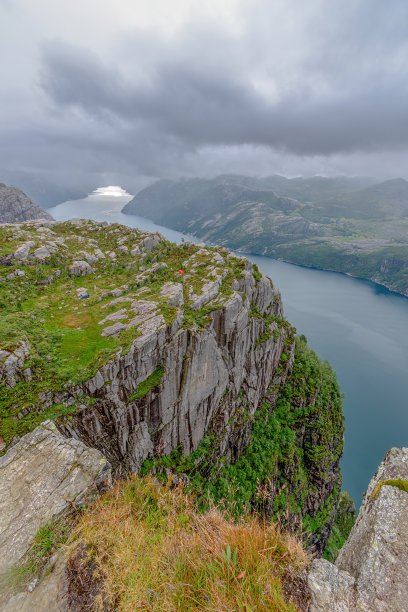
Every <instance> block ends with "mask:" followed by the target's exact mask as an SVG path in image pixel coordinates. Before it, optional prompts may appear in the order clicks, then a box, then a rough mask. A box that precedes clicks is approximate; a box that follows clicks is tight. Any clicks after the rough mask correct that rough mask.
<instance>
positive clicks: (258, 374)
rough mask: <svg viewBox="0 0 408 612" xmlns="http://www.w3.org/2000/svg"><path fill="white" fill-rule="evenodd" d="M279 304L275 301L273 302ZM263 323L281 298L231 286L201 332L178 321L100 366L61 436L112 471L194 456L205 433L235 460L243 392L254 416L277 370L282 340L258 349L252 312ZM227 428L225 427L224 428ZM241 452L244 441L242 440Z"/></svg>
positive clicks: (265, 290)
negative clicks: (216, 436)
mask: <svg viewBox="0 0 408 612" xmlns="http://www.w3.org/2000/svg"><path fill="white" fill-rule="evenodd" d="M275 298H276V299H275ZM251 303H252V304H254V305H255V307H256V308H259V310H260V312H262V314H264V315H265V316H267V315H269V316H273V315H279V314H281V309H282V304H281V300H280V295H279V293H278V292H277V291H276V290H274V289H273V288H272V287H271V284H270V282H269V280H267V279H266V278H262V279H261V280H260V282H259V283H258V285H255V281H254V279H253V276H252V274H251V273H248V274H246V275H245V276H244V278H243V279H240V280H238V281H237V282H236V285H234V293H233V294H232V296H231V297H229V298H228V299H226V300H225V301H224V303H223V305H222V308H219V309H216V310H214V311H213V312H211V313H210V315H209V317H208V318H209V321H208V323H207V324H206V326H205V328H204V329H194V328H193V329H184V328H183V327H182V319H181V317H180V318H178V319H176V320H175V321H174V323H173V324H172V325H171V326H168V327H166V326H165V325H161V327H160V328H159V329H152V330H150V329H148V330H147V331H146V333H145V334H144V335H142V336H141V337H139V338H136V340H135V341H134V342H133V344H132V346H131V348H130V350H129V352H128V353H127V355H125V356H119V357H117V358H116V359H115V360H113V361H110V362H109V363H108V364H106V366H103V367H102V368H101V369H100V370H99V371H98V373H97V374H96V376H95V377H93V378H92V379H90V380H89V381H87V382H85V383H83V385H81V387H80V389H75V390H74V392H75V394H81V395H86V394H92V396H93V397H94V398H95V399H96V401H95V403H94V404H93V405H92V406H88V407H87V408H86V409H84V410H82V411H81V412H80V413H78V414H75V415H73V416H72V417H71V418H70V419H69V421H68V422H67V423H66V424H65V425H63V424H59V425H58V426H59V427H60V429H61V431H64V432H65V433H66V434H69V435H77V436H78V437H80V438H81V439H82V440H84V441H85V442H86V443H87V444H88V445H90V446H94V447H97V448H99V449H100V450H101V451H102V452H104V454H106V456H107V457H108V458H109V460H110V461H112V463H113V464H114V465H116V466H117V465H119V464H121V465H125V466H126V468H127V469H129V470H131V471H135V470H137V469H138V468H140V466H141V463H142V462H143V460H144V459H145V458H146V457H148V456H149V455H153V454H154V455H155V456H161V455H167V454H169V453H170V452H171V451H172V450H173V449H175V448H176V447H179V446H181V447H182V450H183V452H184V453H185V454H190V453H191V452H193V451H195V450H196V449H197V447H198V445H199V444H200V442H201V440H202V439H203V437H204V436H205V434H206V433H207V432H209V431H210V430H212V431H217V432H219V433H220V432H221V433H222V434H223V435H221V436H220V441H219V449H218V450H219V453H220V454H224V453H226V452H227V454H228V456H232V455H233V454H234V453H236V454H237V453H239V449H236V448H234V440H233V439H231V438H230V436H229V435H228V433H227V432H228V430H229V431H231V432H232V431H233V422H234V420H235V418H236V415H237V414H239V411H240V408H241V407H242V403H243V400H242V399H240V398H239V392H240V390H241V389H242V390H243V391H244V394H245V396H246V401H247V402H248V403H249V405H250V411H251V416H253V414H254V412H255V410H256V408H257V406H258V404H259V402H260V400H261V399H262V397H263V396H264V395H265V393H266V390H267V388H268V386H269V383H270V380H271V378H272V376H273V373H274V371H275V370H276V368H277V365H278V363H279V360H280V357H281V353H282V346H283V341H284V340H285V337H286V336H285V334H282V336H281V337H280V338H279V340H278V341H277V342H274V340H273V337H270V338H268V339H266V340H265V341H264V342H262V343H258V344H257V342H256V341H257V339H259V337H260V335H261V334H262V333H263V332H264V330H265V323H264V321H263V320H262V319H258V318H255V317H250V304H251ZM159 366H161V367H162V368H163V372H164V373H163V376H162V379H161V381H160V382H159V384H158V385H156V386H154V387H153V388H152V389H151V390H149V391H148V393H147V394H146V396H145V397H143V398H139V399H132V395H134V393H135V390H136V389H137V388H138V386H139V385H140V383H142V382H143V381H145V380H147V379H148V378H149V376H151V375H153V373H154V372H155V371H156V370H157V369H158V367H159ZM228 422H230V424H229V425H227V424H228ZM240 438H241V444H243V443H244V440H245V434H244V432H241V437H240Z"/></svg>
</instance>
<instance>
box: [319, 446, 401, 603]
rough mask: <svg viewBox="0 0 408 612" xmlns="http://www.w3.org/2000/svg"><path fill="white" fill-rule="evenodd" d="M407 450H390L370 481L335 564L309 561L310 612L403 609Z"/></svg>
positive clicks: (322, 560)
mask: <svg viewBox="0 0 408 612" xmlns="http://www.w3.org/2000/svg"><path fill="white" fill-rule="evenodd" d="M407 507H408V448H392V449H391V450H390V451H389V452H388V453H387V455H386V456H385V458H384V461H383V462H382V463H381V465H380V467H379V469H378V471H377V473H376V474H375V476H374V477H373V478H372V480H371V482H370V484H369V486H368V489H367V492H366V493H365V496H364V500H363V504H362V506H361V509H360V512H359V515H358V518H357V521H356V523H355V525H354V527H353V529H352V531H351V533H350V536H349V538H348V540H347V542H346V543H345V545H344V546H343V548H342V549H341V551H340V553H339V556H338V558H337V559H336V562H335V564H334V565H333V564H331V563H329V562H328V561H325V560H324V559H317V560H315V561H314V562H313V564H312V567H311V571H310V574H309V587H310V590H311V594H312V602H313V603H312V608H311V610H312V611H313V612H323V611H324V612H327V611H329V610H330V612H346V611H348V610H355V611H357V612H367V611H368V610H370V612H395V611H396V610H398V612H404V611H406V610H408V580H407V576H408V513H407Z"/></svg>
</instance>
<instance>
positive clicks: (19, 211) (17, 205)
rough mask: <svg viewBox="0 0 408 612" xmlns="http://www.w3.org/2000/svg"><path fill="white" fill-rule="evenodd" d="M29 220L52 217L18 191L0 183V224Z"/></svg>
mask: <svg viewBox="0 0 408 612" xmlns="http://www.w3.org/2000/svg"><path fill="white" fill-rule="evenodd" d="M29 219H52V217H51V215H50V214H49V213H47V212H46V211H45V210H43V209H42V208H41V207H40V206H38V204H36V203H35V202H33V201H32V200H30V198H29V197H28V196H26V194H25V193H23V192H22V191H20V189H17V188H16V187H8V186H7V185H5V184H4V183H0V223H18V222H19V221H28V220H29Z"/></svg>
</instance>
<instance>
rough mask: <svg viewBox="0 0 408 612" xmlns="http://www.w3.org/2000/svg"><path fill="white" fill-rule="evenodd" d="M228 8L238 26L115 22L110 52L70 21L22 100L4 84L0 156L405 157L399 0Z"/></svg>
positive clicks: (403, 17)
mask: <svg viewBox="0 0 408 612" xmlns="http://www.w3.org/2000/svg"><path fill="white" fill-rule="evenodd" d="M4 1H5V0H0V7H1V6H2V2H3V3H4ZM44 1H45V0H44ZM121 1H122V2H125V0H121ZM90 4H91V3H90ZM129 6H130V5H129ZM83 10H84V12H85V14H86V11H87V2H84V3H83ZM237 14H238V16H239V19H238V21H237V23H238V25H237V26H236V27H226V26H225V24H224V23H223V22H222V21H220V23H217V20H204V21H203V20H201V21H200V20H196V21H194V19H193V18H191V17H190V19H189V21H186V22H185V23H184V24H183V25H181V26H180V27H179V28H178V29H177V30H176V31H174V32H172V33H171V34H167V35H164V34H163V33H162V32H161V33H159V32H158V31H157V32H155V31H154V30H153V29H150V30H146V29H144V30H142V29H136V28H134V27H133V28H129V29H128V30H126V31H124V30H123V28H122V30H115V26H114V25H112V36H114V37H115V38H116V40H117V41H120V42H117V44H116V45H113V47H112V51H111V52H110V53H108V52H105V49H104V47H103V46H101V44H96V43H94V42H93V40H92V32H90V39H89V41H88V43H87V44H85V42H84V41H82V44H81V45H79V44H78V43H77V42H72V40H71V39H70V36H69V31H67V35H66V36H65V37H64V38H61V36H60V37H59V38H54V39H53V40H50V39H48V40H47V41H44V40H40V41H39V44H38V45H37V48H38V49H40V56H39V64H37V66H36V70H35V71H34V72H33V74H31V75H30V83H31V86H30V95H29V96H28V97H27V98H26V99H24V104H25V105H24V112H22V111H21V98H20V102H19V104H20V106H18V105H17V106H18V109H17V110H15V108H14V106H15V103H14V99H15V98H13V96H12V95H11V94H10V95H9V97H8V102H7V104H8V106H7V105H6V106H5V109H6V111H7V112H6V113H4V117H6V116H7V118H6V119H3V122H2V123H1V131H2V141H3V144H4V146H3V148H1V149H0V167H1V166H5V165H7V164H8V165H11V164H13V165H17V164H19V165H20V166H21V167H23V168H24V169H30V167H33V168H37V169H38V170H39V171H49V169H50V168H51V167H52V169H53V171H54V172H56V173H61V174H64V172H65V173H66V174H68V173H69V172H71V173H73V174H75V176H79V175H81V174H84V175H87V176H89V175H92V176H95V177H97V176H99V177H101V176H116V177H119V178H118V180H120V177H121V176H126V177H131V176H132V174H133V175H134V174H135V173H141V174H145V175H151V176H160V175H166V174H167V175H169V174H172V175H174V174H183V173H200V171H204V172H205V171H206V169H207V171H211V170H210V168H214V167H217V168H219V171H221V172H222V171H234V169H236V171H242V167H247V171H248V172H254V171H259V169H260V168H269V171H270V172H274V171H278V172H279V171H280V172H284V171H285V168H284V164H283V163H281V164H280V166H278V167H271V164H272V163H275V162H279V159H281V160H282V159H285V160H286V162H285V163H287V164H288V172H287V173H292V174H295V173H297V172H302V171H304V168H310V170H309V172H313V171H315V172H318V171H320V169H321V168H322V167H323V169H324V168H326V167H327V168H328V169H329V171H331V170H330V162H327V160H336V163H335V164H334V166H333V167H334V168H335V169H336V168H337V169H340V170H341V171H348V172H353V173H357V172H361V171H364V172H367V169H369V168H370V164H371V165H372V168H373V170H372V173H376V172H377V171H378V170H379V169H380V168H382V167H383V166H384V158H385V157H387V159H389V160H390V159H391V158H392V156H395V159H396V160H397V159H398V161H399V163H400V162H401V159H402V158H401V155H403V154H404V153H405V152H406V151H407V150H408V62H407V61H406V59H407V56H408V37H407V31H406V24H407V23H408V3H407V2H405V0H403V1H402V0H401V1H398V0H394V1H393V2H391V3H388V5H386V4H385V3H383V2H379V1H378V0H350V2H340V0H333V1H332V2H330V3H328V2H324V1H323V0H310V2H307V3H303V2H300V0H299V1H297V0H287V1H285V2H283V1H282V2H280V1H279V0H276V2H273V3H271V2H269V1H268V2H267V1H266V0H254V1H251V2H245V1H242V2H241V4H240V5H239V10H238V13H237ZM89 16H91V10H90V13H89ZM93 16H94V15H93ZM106 27H107V26H106ZM10 74H12V73H11V72H10ZM17 112H18V113H19V115H18V116H17ZM13 113H14V116H13ZM9 116H11V117H12V119H13V120H12V121H10V120H9ZM0 122H1V116H0ZM239 152H241V155H242V158H241V161H239ZM376 156H377V157H376ZM324 160H326V161H324ZM347 160H348V161H347ZM359 162H361V164H360V166H359ZM356 163H357V167H356ZM268 164H269V166H268ZM388 165H389V166H390V167H392V164H391V163H389V164H388ZM401 167H402V166H401ZM404 167H405V164H404ZM313 168H314V170H313ZM337 171H338V170H337ZM397 172H398V171H397ZM73 174H72V175H73ZM95 180H97V179H95Z"/></svg>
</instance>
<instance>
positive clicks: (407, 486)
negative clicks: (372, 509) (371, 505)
mask: <svg viewBox="0 0 408 612" xmlns="http://www.w3.org/2000/svg"><path fill="white" fill-rule="evenodd" d="M385 485H386V486H388V487H396V488H397V489H399V490H400V491H405V492H406V493H408V480H403V479H402V478H391V479H389V480H380V482H379V483H378V485H377V486H376V487H375V489H374V491H373V492H372V493H371V499H376V497H378V496H379V494H380V491H381V489H382V487H384V486H385Z"/></svg>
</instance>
